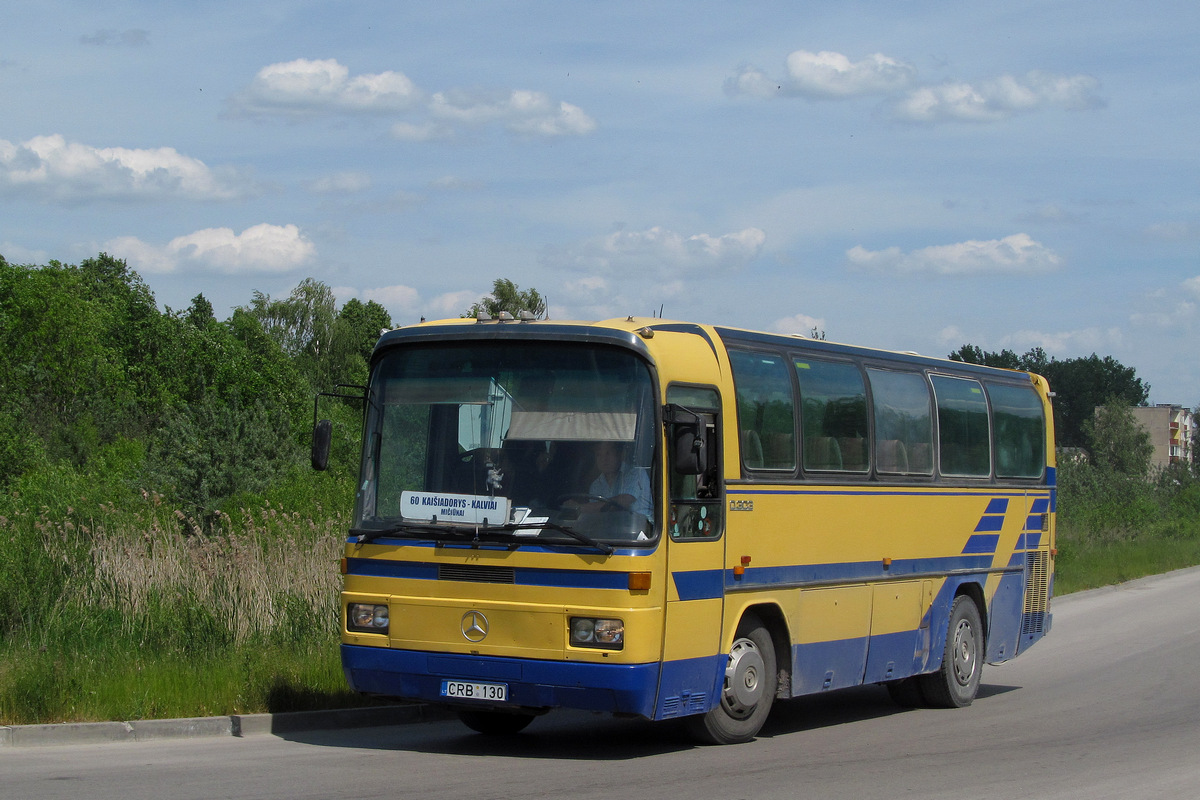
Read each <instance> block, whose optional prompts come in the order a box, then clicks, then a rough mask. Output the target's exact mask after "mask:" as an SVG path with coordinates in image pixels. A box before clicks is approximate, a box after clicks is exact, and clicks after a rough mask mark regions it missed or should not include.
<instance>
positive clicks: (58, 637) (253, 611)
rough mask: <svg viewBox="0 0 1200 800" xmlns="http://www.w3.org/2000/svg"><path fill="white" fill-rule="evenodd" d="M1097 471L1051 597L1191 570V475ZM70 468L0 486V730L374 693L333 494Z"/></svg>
mask: <svg viewBox="0 0 1200 800" xmlns="http://www.w3.org/2000/svg"><path fill="white" fill-rule="evenodd" d="M1089 470H1090V468H1086V467H1085V466H1078V467H1071V466H1068V465H1064V466H1063V467H1062V468H1061V469H1060V494H1059V505H1058V510H1059V517H1058V525H1059V527H1058V546H1059V556H1058V560H1057V571H1056V577H1055V593H1056V594H1057V595H1063V594H1068V593H1070V592H1074V591H1079V590H1082V589H1088V588H1092V587H1096V586H1103V585H1106V584H1112V583H1119V582H1122V581H1126V580H1131V579H1133V578H1138V577H1142V576H1145V575H1151V574H1157V573H1161V572H1166V571H1170V570H1173V569H1178V568H1181V567H1187V566H1192V565H1195V564H1200V481H1196V480H1194V479H1192V478H1191V477H1190V476H1179V475H1176V476H1173V477H1172V476H1167V478H1169V479H1160V480H1159V481H1158V482H1156V483H1148V482H1146V481H1131V480H1130V479H1126V478H1121V477H1120V476H1113V475H1106V474H1100V473H1096V472H1095V471H1094V470H1093V471H1089ZM69 478H70V476H69V475H66V474H65V473H64V474H63V475H59V476H57V477H54V480H55V481H59V483H58V484H57V485H46V486H41V487H33V488H34V491H29V492H26V493H25V494H24V496H22V494H21V492H14V493H11V494H10V496H8V497H7V498H5V497H4V496H0V724H28V723H45V722H65V721H100V720H114V719H115V720H131V719H147V718H172V717H193V716H212V715H226V714H249V713H258V712H267V711H270V712H280V711H299V710H314V709H325V708H345V707H352V706H356V705H368V704H373V703H375V702H377V701H373V700H371V699H369V698H362V697H360V696H358V695H355V694H353V693H351V692H349V691H348V690H347V689H346V684H345V679H344V677H343V675H342V670H341V664H340V661H339V652H338V623H337V617H338V608H337V596H338V589H339V586H340V576H339V575H338V571H337V560H338V558H339V557H340V555H341V547H342V544H341V543H342V541H343V540H344V531H345V529H346V525H347V520H346V519H345V518H344V517H342V516H339V515H337V514H329V513H326V512H325V511H324V510H323V509H322V502H323V501H322V498H323V497H326V496H327V494H323V493H322V492H310V493H308V494H305V493H296V494H294V495H293V497H292V498H291V501H289V500H287V499H281V498H280V497H278V496H276V497H258V498H243V501H244V504H243V505H241V506H238V507H237V508H234V509H231V510H230V512H229V513H225V512H217V513H210V514H208V515H206V516H204V517H203V518H202V519H196V518H194V517H193V516H190V515H189V514H187V513H186V512H185V511H183V510H182V509H180V508H176V507H172V506H171V504H169V503H168V502H166V501H165V500H164V498H163V497H161V496H159V495H157V494H154V493H151V492H138V493H134V494H132V495H129V496H127V497H124V498H122V499H121V501H120V502H117V501H114V500H106V501H103V502H99V503H97V502H89V501H87V500H86V498H85V497H84V496H82V491H81V489H80V487H79V486H77V485H71V484H70V482H69ZM63 481H66V482H65V483H64V482H63ZM72 497H74V498H75V499H74V500H71V501H69V502H68V501H67V500H66V499H65V498H72ZM297 498H299V499H298V500H297ZM289 502H292V503H294V504H291V505H290V504H289ZM297 507H301V508H304V509H305V510H304V511H303V512H301V511H296V510H285V509H289V508H297Z"/></svg>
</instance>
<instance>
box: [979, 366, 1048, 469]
mask: <svg viewBox="0 0 1200 800" xmlns="http://www.w3.org/2000/svg"><path fill="white" fill-rule="evenodd" d="M987 388H988V396H989V397H991V399H992V424H993V427H994V429H995V434H994V435H995V439H996V476H997V477H1000V478H1040V477H1041V476H1042V472H1043V471H1044V470H1045V467H1046V437H1045V430H1046V418H1045V411H1044V409H1043V408H1042V401H1041V398H1040V397H1038V395H1037V392H1035V391H1034V390H1033V387H1026V386H1004V385H998V384H992V383H989V384H988V387H987Z"/></svg>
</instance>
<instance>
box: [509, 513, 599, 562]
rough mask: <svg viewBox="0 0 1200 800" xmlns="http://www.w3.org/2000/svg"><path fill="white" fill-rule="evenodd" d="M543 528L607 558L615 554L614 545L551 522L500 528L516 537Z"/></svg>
mask: <svg viewBox="0 0 1200 800" xmlns="http://www.w3.org/2000/svg"><path fill="white" fill-rule="evenodd" d="M542 528H549V529H550V530H552V531H558V532H559V533H565V534H566V535H567V536H570V537H571V538H572V539H574V540H575V541H577V542H580V543H582V544H586V545H587V546H588V547H594V548H596V549H597V550H599V551H600V552H601V553H604V555H606V556H611V555H612V554H613V552H614V550H613V547H612V545H608V544H605V543H604V542H599V541H596V540H595V539H593V538H592V537H590V536H588V535H587V534H586V533H580V532H579V531H577V530H575V529H574V528H569V527H567V526H566V525H559V524H558V523H557V522H549V521H547V522H519V523H516V524H509V525H501V526H499V530H504V531H510V532H512V533H513V534H514V535H516V531H536V530H541V529H542ZM485 530H496V528H489V529H485Z"/></svg>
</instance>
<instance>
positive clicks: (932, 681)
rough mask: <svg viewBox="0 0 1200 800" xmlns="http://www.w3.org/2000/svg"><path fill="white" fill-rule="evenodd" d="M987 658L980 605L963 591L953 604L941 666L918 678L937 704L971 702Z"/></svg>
mask: <svg viewBox="0 0 1200 800" xmlns="http://www.w3.org/2000/svg"><path fill="white" fill-rule="evenodd" d="M983 658H984V651H983V622H982V620H981V619H980V616H979V607H978V606H976V605H975V601H974V600H972V599H971V598H970V597H967V596H966V595H959V596H958V597H956V598H955V599H954V604H953V605H952V606H951V607H950V623H949V625H948V626H947V628H946V649H945V652H944V653H943V655H942V666H941V668H940V669H939V670H938V671H937V672H933V673H930V674H929V675H921V676H919V677H918V678H917V680H918V681H919V683H920V686H921V694H922V695H923V696H924V697H925V701H926V702H927V703H928V704H929V705H931V706H934V707H936V708H963V707H965V706H969V705H971V703H972V701H974V700H975V694H976V693H977V692H978V691H979V681H980V678H981V677H982V675H983Z"/></svg>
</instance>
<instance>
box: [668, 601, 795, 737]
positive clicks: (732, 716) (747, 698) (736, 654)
mask: <svg viewBox="0 0 1200 800" xmlns="http://www.w3.org/2000/svg"><path fill="white" fill-rule="evenodd" d="M777 685H778V673H777V672H776V666H775V644H774V642H773V641H772V640H771V632H770V631H768V630H767V628H766V626H765V625H763V623H762V621H761V620H759V618H758V617H756V616H753V615H747V616H745V617H743V618H742V622H741V624H740V625H738V631H737V634H736V635H735V637H734V641H733V646H732V647H730V649H729V662H728V664H727V665H726V667H725V679H724V685H723V686H722V688H721V702H720V703H719V704H718V705H717V707H716V708H713V709H712V710H711V711H709V712H708V713H707V714H704V715H701V716H697V717H692V718H690V719H689V725H690V727H691V732H692V734H693V735H694V736H696V737H697V738H699V739H700V740H701V741H705V742H708V743H710V744H737V743H739V742H748V741H750V740H751V739H753V738H754V737H755V736H756V735H757V734H758V732H759V730H761V729H762V726H763V723H764V722H766V721H767V715H768V714H770V713H771V705H772V703H774V701H775V690H776V687H777Z"/></svg>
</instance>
